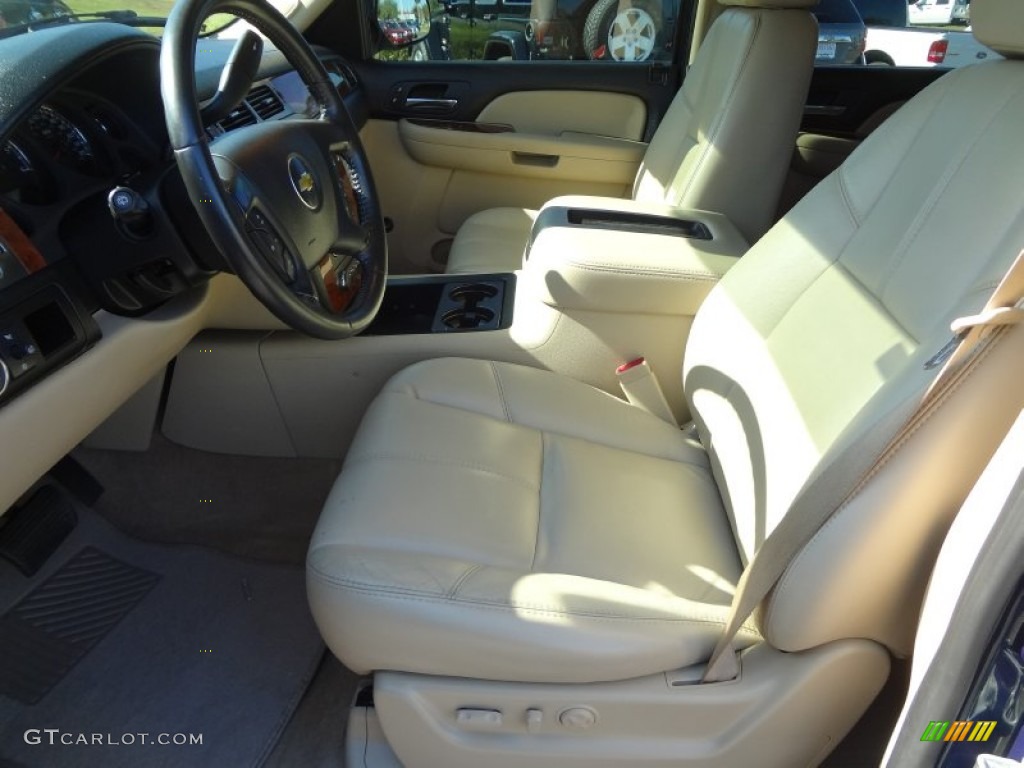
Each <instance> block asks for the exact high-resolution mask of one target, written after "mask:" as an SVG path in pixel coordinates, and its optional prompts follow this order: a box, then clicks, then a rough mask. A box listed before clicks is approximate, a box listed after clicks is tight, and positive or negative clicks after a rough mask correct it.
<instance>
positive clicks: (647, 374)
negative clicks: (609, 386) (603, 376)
mask: <svg viewBox="0 0 1024 768" xmlns="http://www.w3.org/2000/svg"><path fill="white" fill-rule="evenodd" d="M615 375H616V376H618V378H619V386H620V387H622V392H623V394H624V395H625V396H626V399H627V400H628V401H629V402H630V403H632V404H633V405H635V406H636V407H637V408H640V409H642V410H644V411H647V412H648V413H649V414H651V415H652V416H657V417H658V418H659V419H662V420H664V421H667V422H668V423H669V424H671V425H672V426H674V427H677V426H679V424H678V422H677V421H676V417H675V414H673V413H672V409H671V408H669V406H668V401H667V400H666V399H665V394H664V393H663V392H662V391H661V385H660V384H658V379H657V378H656V377H655V376H654V372H653V371H652V370H651V366H649V365H648V364H647V360H645V359H644V358H642V357H638V358H636V359H635V360H630V361H629V362H628V363H623V364H622V365H620V366H619V367H618V368H616V369H615Z"/></svg>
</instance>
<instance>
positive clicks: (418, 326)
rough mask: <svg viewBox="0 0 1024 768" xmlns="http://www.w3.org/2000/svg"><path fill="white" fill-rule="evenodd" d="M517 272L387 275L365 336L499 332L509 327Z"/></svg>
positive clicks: (364, 332) (364, 333)
mask: <svg viewBox="0 0 1024 768" xmlns="http://www.w3.org/2000/svg"><path fill="white" fill-rule="evenodd" d="M515 283H516V278H515V275H512V274H495V275H429V276H422V275H421V276H415V277H389V278H388V282H387V286H386V287H385V289H384V300H383V302H382V304H381V308H380V311H379V312H378V313H377V317H376V318H375V319H374V321H373V323H371V324H370V327H369V328H367V329H366V330H365V331H363V335H364V336H366V335H369V336H392V335H398V334H420V333H465V332H474V331H497V330H501V329H504V328H508V327H509V326H510V325H512V306H513V302H514V299H515Z"/></svg>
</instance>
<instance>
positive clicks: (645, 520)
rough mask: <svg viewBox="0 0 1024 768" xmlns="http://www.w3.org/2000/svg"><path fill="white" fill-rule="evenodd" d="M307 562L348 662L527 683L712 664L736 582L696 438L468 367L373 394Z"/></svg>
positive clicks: (457, 365) (426, 369)
mask: <svg viewBox="0 0 1024 768" xmlns="http://www.w3.org/2000/svg"><path fill="white" fill-rule="evenodd" d="M307 564H308V571H307V572H308V591H309V598H310V604H311V606H312V610H313V615H314V617H315V618H316V620H317V623H318V624H319V626H320V630H321V632H322V633H323V636H324V639H325V640H326V642H327V644H328V646H329V647H330V648H331V650H332V651H333V652H334V653H335V654H336V655H337V656H338V657H339V658H340V659H341V660H342V661H343V662H344V663H345V664H346V665H348V666H349V667H350V668H352V669H354V670H356V671H358V672H368V671H371V670H378V669H401V670H403V671H409V672H422V673H427V674H435V675H455V676H462V677H475V678H484V679H495V680H517V681H529V682H591V681H598V680H616V679H626V678H631V677H636V676H640V675H645V674H651V673H656V672H661V671H664V670H666V669H673V668H676V667H681V666H686V665H689V664H693V663H698V662H701V661H704V660H706V659H707V657H708V655H709V654H710V650H711V648H712V646H713V645H714V641H715V639H716V638H717V636H718V635H719V634H720V632H721V626H722V620H723V618H724V616H725V614H726V612H727V609H728V604H729V601H730V599H731V594H732V589H733V586H734V584H735V583H736V581H737V579H738V577H739V573H740V561H739V556H738V553H737V551H736V547H735V543H734V540H733V537H732V533H731V531H730V528H729V525H728V523H727V517H726V515H725V514H724V510H723V508H722V503H721V500H720V498H719V495H718V492H717V490H716V486H715V483H714V480H713V479H712V477H711V474H710V470H709V468H708V461H707V457H706V455H705V452H704V450H703V448H701V447H700V445H699V444H697V443H695V442H693V441H692V440H689V439H687V438H686V436H685V435H684V434H683V433H682V432H681V431H680V430H679V429H677V428H675V427H673V426H671V425H669V424H668V423H666V422H664V421H661V420H659V419H657V418H655V417H653V416H651V415H650V414H648V413H646V412H644V411H642V410H640V409H638V408H635V407H634V406H632V405H630V404H628V403H626V402H624V401H622V400H619V399H617V398H615V397H612V396H611V395H608V394H606V393H604V392H601V391H599V390H596V389H593V388H591V387H589V386H587V385H585V384H581V383H579V382H576V381H573V380H571V379H568V378H565V377H561V376H558V375H556V374H553V373H550V372H547V371H540V370H536V369H532V368H526V367H522V366H515V365H509V364H503V363H492V362H485V361H478V360H461V359H441V360H431V361H427V362H424V363H420V364H417V365H415V366H412V367H411V368H408V369H406V370H405V371H403V372H401V373H399V374H398V375H396V376H395V377H394V378H393V379H392V380H391V381H390V382H389V383H388V384H387V386H385V388H384V390H383V391H382V393H381V394H380V396H379V397H378V398H377V400H376V401H375V402H374V403H373V404H372V405H371V407H370V409H369V410H368V411H367V414H366V416H365V419H364V421H363V424H362V426H361V428H360V430H359V433H358V435H357V437H356V440H355V442H354V444H353V445H352V448H351V449H350V451H349V454H348V458H347V459H346V463H345V468H344V470H343V472H342V474H341V476H340V478H339V479H338V482H337V483H336V485H335V487H334V489H333V491H332V492H331V495H330V497H329V498H328V500H327V503H326V505H325V508H324V512H323V514H322V515H321V518H320V522H319V524H318V526H317V528H316V531H315V533H314V535H313V540H312V543H311V545H310V551H309V557H308V560H307ZM758 637H759V636H758V635H757V633H756V631H755V630H753V629H752V628H751V629H748V630H747V631H745V632H744V633H743V635H742V637H741V639H740V642H739V644H740V645H741V646H743V645H748V644H750V643H752V642H754V641H756V640H757V639H758Z"/></svg>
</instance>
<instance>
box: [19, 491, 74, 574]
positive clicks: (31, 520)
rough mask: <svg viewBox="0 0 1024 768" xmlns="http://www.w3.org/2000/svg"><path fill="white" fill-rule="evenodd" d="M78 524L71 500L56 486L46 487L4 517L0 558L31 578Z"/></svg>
mask: <svg viewBox="0 0 1024 768" xmlns="http://www.w3.org/2000/svg"><path fill="white" fill-rule="evenodd" d="M77 524H78V515H77V514H76V513H75V508H74V505H73V504H72V503H71V500H70V499H69V498H67V497H66V496H65V495H64V494H62V493H61V492H60V491H58V490H57V489H56V488H54V487H53V486H49V485H44V486H43V487H42V488H40V489H39V490H38V491H36V492H35V493H34V494H33V495H32V498H31V499H29V500H28V502H27V503H25V504H24V505H23V506H21V507H19V508H17V509H14V510H12V511H11V512H8V513H7V514H6V515H5V516H4V517H3V520H2V525H0V557H2V558H4V559H5V560H7V561H9V562H10V563H11V564H12V565H13V566H14V567H15V568H17V569H18V570H19V571H21V572H22V573H23V574H25V575H26V576H32V575H34V574H35V573H36V571H38V570H39V569H40V568H42V567H43V564H44V563H45V562H46V560H47V559H48V558H49V557H50V555H52V554H53V553H54V552H55V551H56V550H57V547H59V546H60V545H61V542H62V541H64V539H66V538H67V537H68V534H70V533H71V532H72V531H73V530H74V529H75V526H76V525H77Z"/></svg>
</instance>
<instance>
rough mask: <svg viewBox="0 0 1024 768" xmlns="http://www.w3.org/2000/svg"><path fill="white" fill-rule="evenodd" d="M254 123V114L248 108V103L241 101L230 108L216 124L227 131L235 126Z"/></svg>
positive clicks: (239, 126)
mask: <svg viewBox="0 0 1024 768" xmlns="http://www.w3.org/2000/svg"><path fill="white" fill-rule="evenodd" d="M255 123H256V115H254V114H253V112H252V110H251V109H249V105H248V103H247V102H245V101H243V102H242V103H241V104H239V105H238V106H237V107H235V108H234V109H233V110H231V114H229V115H228V116H227V117H225V118H224V119H223V120H221V121H220V122H219V123H217V125H219V126H220V128H221V130H222V131H224V132H225V133H227V132H228V131H233V130H235V129H236V128H241V127H242V126H243V125H254V124H255Z"/></svg>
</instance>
